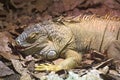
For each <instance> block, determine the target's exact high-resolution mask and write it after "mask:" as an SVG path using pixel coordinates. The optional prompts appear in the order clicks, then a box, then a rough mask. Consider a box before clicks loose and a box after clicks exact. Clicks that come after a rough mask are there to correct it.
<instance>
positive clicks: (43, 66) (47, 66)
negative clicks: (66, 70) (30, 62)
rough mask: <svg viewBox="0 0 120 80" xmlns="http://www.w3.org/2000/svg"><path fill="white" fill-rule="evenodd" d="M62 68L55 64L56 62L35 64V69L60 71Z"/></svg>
mask: <svg viewBox="0 0 120 80" xmlns="http://www.w3.org/2000/svg"><path fill="white" fill-rule="evenodd" d="M61 69H62V68H61V67H60V66H58V65H54V64H49V63H46V64H40V65H38V66H35V70H36V71H59V70H61Z"/></svg>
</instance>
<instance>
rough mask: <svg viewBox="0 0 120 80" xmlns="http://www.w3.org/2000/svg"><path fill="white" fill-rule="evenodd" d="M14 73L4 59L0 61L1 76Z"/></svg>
mask: <svg viewBox="0 0 120 80" xmlns="http://www.w3.org/2000/svg"><path fill="white" fill-rule="evenodd" d="M11 74H14V71H13V70H11V69H10V68H9V67H7V66H6V65H5V64H4V63H3V62H2V61H0V77H4V76H7V75H11Z"/></svg>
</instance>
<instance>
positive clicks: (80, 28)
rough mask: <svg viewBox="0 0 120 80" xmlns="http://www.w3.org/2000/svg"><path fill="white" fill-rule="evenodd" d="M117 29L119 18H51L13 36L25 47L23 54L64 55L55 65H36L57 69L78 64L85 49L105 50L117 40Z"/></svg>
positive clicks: (47, 57) (46, 56)
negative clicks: (56, 20) (62, 59)
mask: <svg viewBox="0 0 120 80" xmlns="http://www.w3.org/2000/svg"><path fill="white" fill-rule="evenodd" d="M119 28H120V20H119V18H118V19H114V18H106V17H96V16H83V17H80V18H79V20H74V19H73V20H65V19H64V20H62V21H61V22H54V21H52V20H50V21H44V22H41V23H38V24H35V25H32V26H29V27H28V28H26V29H25V30H24V31H23V33H22V34H21V35H19V36H18V37H17V38H16V42H17V45H19V46H21V47H24V48H23V49H21V51H22V52H23V53H24V54H40V55H41V56H42V57H43V58H44V59H56V58H58V57H62V58H65V60H64V61H63V62H61V63H59V64H58V65H52V64H47V65H43V64H42V65H40V66H37V67H36V70H40V71H41V70H49V71H52V70H53V71H58V70H61V69H71V68H74V67H76V66H77V65H79V63H80V62H81V59H82V55H81V52H83V51H84V50H85V51H87V50H89V49H96V50H100V51H102V52H104V50H105V49H106V48H107V46H108V45H109V43H111V42H112V41H114V40H116V39H119V40H120V37H119V35H118V32H119ZM78 52H80V54H79V53H78Z"/></svg>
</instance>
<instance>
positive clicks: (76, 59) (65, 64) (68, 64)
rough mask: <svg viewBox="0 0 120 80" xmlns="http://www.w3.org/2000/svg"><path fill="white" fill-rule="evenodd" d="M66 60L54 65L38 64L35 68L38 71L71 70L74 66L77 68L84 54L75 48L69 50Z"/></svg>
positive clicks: (65, 55)
mask: <svg viewBox="0 0 120 80" xmlns="http://www.w3.org/2000/svg"><path fill="white" fill-rule="evenodd" d="M62 56H64V57H65V60H64V61H62V62H61V63H60V64H58V65H52V64H41V65H39V66H36V68H35V70H37V71H44V70H47V71H59V70H63V69H64V70H69V69H72V68H75V67H76V66H78V65H79V63H80V62H81V60H82V55H81V54H79V53H77V52H76V51H74V50H68V51H66V53H65V54H64V55H62Z"/></svg>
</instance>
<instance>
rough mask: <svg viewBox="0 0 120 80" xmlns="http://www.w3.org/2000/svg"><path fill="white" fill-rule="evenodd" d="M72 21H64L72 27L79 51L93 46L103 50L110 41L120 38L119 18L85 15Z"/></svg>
mask: <svg viewBox="0 0 120 80" xmlns="http://www.w3.org/2000/svg"><path fill="white" fill-rule="evenodd" d="M71 21H72V20H70V21H69V22H66V21H65V22H64V23H65V25H67V26H69V27H70V28H71V30H72V32H73V35H74V37H75V41H76V48H77V50H79V51H83V50H86V49H91V48H92V49H96V50H99V51H102V52H103V51H104V50H105V49H106V48H107V46H108V45H109V43H110V42H112V41H114V40H120V36H119V34H120V33H119V32H120V20H119V18H116V19H114V18H113V17H111V18H105V17H96V16H85V17H82V18H81V17H80V18H79V20H75V19H74V20H73V21H74V22H73V21H72V22H71Z"/></svg>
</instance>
